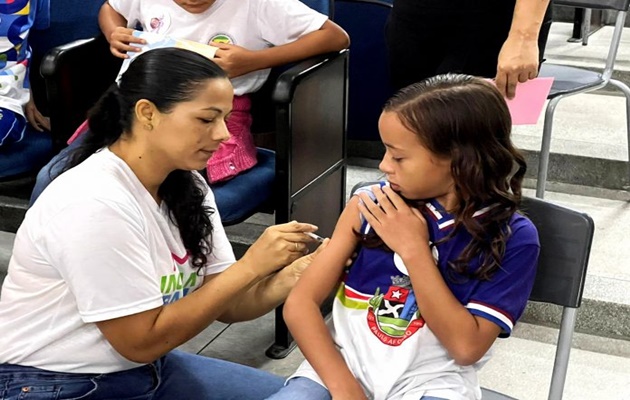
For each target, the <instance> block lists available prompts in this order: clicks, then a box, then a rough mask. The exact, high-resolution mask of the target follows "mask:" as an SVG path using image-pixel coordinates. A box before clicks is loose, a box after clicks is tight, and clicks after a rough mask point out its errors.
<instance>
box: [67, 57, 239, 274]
mask: <svg viewBox="0 0 630 400" xmlns="http://www.w3.org/2000/svg"><path fill="white" fill-rule="evenodd" d="M211 79H227V75H226V74H225V72H224V71H223V70H222V69H221V68H219V67H218V66H217V65H216V64H215V63H213V62H212V61H210V60H209V59H207V58H205V57H203V56H201V55H199V54H197V53H194V52H192V51H189V50H183V49H177V48H163V49H155V50H151V51H147V52H146V53H143V54H142V55H140V56H138V57H136V58H135V59H134V60H133V62H131V64H130V65H129V68H128V69H127V71H125V73H124V74H123V75H122V77H121V79H120V82H119V85H116V84H112V86H111V87H110V88H109V89H108V90H107V91H106V92H105V93H104V94H103V96H102V97H101V98H100V99H99V101H98V102H97V103H96V105H95V106H94V107H93V108H92V109H91V110H90V111H89V112H88V125H89V130H88V131H87V132H85V133H84V135H85V136H84V137H83V138H82V142H81V144H80V145H79V146H77V147H76V148H74V149H73V150H72V151H70V152H69V153H68V155H67V156H66V157H64V158H62V159H61V160H59V162H63V163H64V166H63V168H62V169H61V173H63V172H65V171H67V170H69V169H70V168H73V167H74V166H76V165H78V164H80V163H81V162H83V161H84V160H85V159H87V158H88V157H89V156H90V155H92V154H94V153H95V152H96V151H98V150H99V149H101V148H103V147H106V146H110V145H111V144H113V143H114V142H116V141H117V140H118V139H119V138H120V137H121V136H122V135H123V134H128V133H130V132H131V127H132V123H133V121H134V118H135V111H134V109H135V105H136V103H137V102H138V101H139V100H141V99H146V100H149V101H151V102H152V103H153V104H155V106H156V107H157V108H158V110H159V111H160V112H162V113H168V112H170V111H171V110H172V109H173V108H174V107H175V106H176V105H177V104H178V103H181V102H186V101H189V100H191V99H193V98H194V97H195V96H196V95H197V93H198V92H199V90H200V89H201V88H202V87H203V86H204V85H205V84H207V82H208V80H211ZM57 176H58V175H57ZM198 179H199V178H198V177H197V175H196V174H195V173H193V172H192V171H183V170H175V171H173V172H171V173H170V174H169V175H168V176H167V178H166V179H165V180H164V182H163V183H162V184H161V185H160V187H159V189H158V195H159V196H160V198H161V199H162V201H163V202H164V203H165V204H166V205H167V207H168V209H169V211H170V218H171V221H173V223H174V224H175V225H176V226H177V227H178V229H179V232H180V235H181V238H182V241H183V243H184V246H185V248H186V250H187V251H188V253H189V254H190V256H191V263H192V265H193V266H194V267H196V268H198V270H199V269H200V268H201V267H203V266H204V265H205V263H206V261H207V255H208V254H210V251H211V248H212V246H211V235H212V223H211V220H210V216H211V215H212V213H213V212H214V210H213V209H212V208H211V207H208V206H206V205H204V198H205V195H206V193H205V191H204V190H203V184H202V183H201V182H198Z"/></svg>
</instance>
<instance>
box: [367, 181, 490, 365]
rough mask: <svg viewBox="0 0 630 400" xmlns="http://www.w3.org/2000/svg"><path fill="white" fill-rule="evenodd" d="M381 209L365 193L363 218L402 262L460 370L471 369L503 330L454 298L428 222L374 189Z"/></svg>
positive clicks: (385, 189)
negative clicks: (433, 246)
mask: <svg viewBox="0 0 630 400" xmlns="http://www.w3.org/2000/svg"><path fill="white" fill-rule="evenodd" d="M373 191H374V193H375V195H376V199H377V201H378V204H375V203H374V202H373V201H372V200H371V199H370V198H369V196H368V195H367V194H361V195H360V196H361V199H362V200H363V203H362V204H361V205H360V206H359V209H360V210H361V213H362V214H363V215H364V217H365V218H366V220H367V221H368V222H369V223H370V225H371V226H372V228H373V229H374V230H375V231H376V233H377V234H378V235H379V236H380V238H381V239H383V241H384V242H385V244H387V246H389V248H390V249H392V250H393V251H395V252H396V253H398V255H399V256H400V257H401V258H402V260H403V262H404V263H405V266H406V267H407V269H408V271H409V276H410V277H411V284H412V286H413V290H414V292H415V293H416V299H417V300H416V301H417V303H418V308H419V309H420V310H422V318H424V320H425V321H426V323H427V325H428V326H429V327H430V328H431V330H432V331H433V333H435V336H436V337H437V338H438V339H439V340H440V343H442V345H443V346H444V347H445V348H446V350H447V351H448V353H449V355H450V356H451V357H452V358H453V359H454V360H455V362H456V363H457V364H459V365H471V364H474V363H475V362H477V361H478V360H479V359H481V357H482V356H483V355H484V354H486V352H487V351H488V349H489V348H490V347H491V346H492V344H493V343H494V341H495V339H496V338H497V336H498V335H499V333H500V331H501V328H500V327H499V326H498V325H497V324H495V323H493V322H491V321H489V320H488V319H485V318H483V317H478V316H475V315H472V314H471V313H470V311H469V310H468V309H467V308H466V307H464V306H463V305H462V304H461V303H460V302H459V300H457V298H456V297H455V296H454V295H453V293H452V292H451V291H450V289H449V288H448V286H447V285H446V283H445V282H444V278H442V275H441V274H440V271H439V270H438V268H437V266H436V265H435V262H434V261H433V256H432V254H431V249H430V247H429V236H428V228H427V223H426V220H425V219H424V217H423V216H422V215H421V213H420V212H419V211H418V210H417V209H414V208H411V207H409V206H408V205H406V204H405V202H404V201H403V200H402V199H401V198H400V196H398V195H397V194H396V193H395V192H394V191H393V190H392V189H391V188H390V187H388V186H385V187H383V188H382V189H380V188H378V187H377V186H375V187H374V190H373Z"/></svg>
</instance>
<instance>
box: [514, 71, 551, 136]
mask: <svg viewBox="0 0 630 400" xmlns="http://www.w3.org/2000/svg"><path fill="white" fill-rule="evenodd" d="M552 84H553V78H536V79H531V80H529V81H527V82H523V83H519V84H518V85H516V95H515V96H514V98H513V99H512V100H508V99H505V100H506V102H507V105H508V108H509V109H510V114H511V115H512V125H536V123H537V122H538V118H539V117H540V113H541V112H542V109H543V107H544V106H545V100H547V96H548V95H549V91H550V90H551V85H552Z"/></svg>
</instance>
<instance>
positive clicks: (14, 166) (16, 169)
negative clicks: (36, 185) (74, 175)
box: [0, 126, 52, 180]
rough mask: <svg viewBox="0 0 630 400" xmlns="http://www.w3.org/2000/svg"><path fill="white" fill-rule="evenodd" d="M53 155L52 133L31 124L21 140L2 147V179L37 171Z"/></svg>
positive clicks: (0, 150)
mask: <svg viewBox="0 0 630 400" xmlns="http://www.w3.org/2000/svg"><path fill="white" fill-rule="evenodd" d="M51 157H52V138H51V136H50V133H48V132H37V131H36V130H34V129H31V128H30V126H29V127H27V129H26V132H25V133H24V138H23V139H22V140H21V141H19V142H17V143H11V144H9V145H6V146H2V147H0V180H7V179H10V178H11V177H14V176H19V175H24V174H27V173H29V172H37V171H38V170H39V169H40V168H41V167H42V166H43V165H44V164H46V162H47V161H48V160H50V158H51Z"/></svg>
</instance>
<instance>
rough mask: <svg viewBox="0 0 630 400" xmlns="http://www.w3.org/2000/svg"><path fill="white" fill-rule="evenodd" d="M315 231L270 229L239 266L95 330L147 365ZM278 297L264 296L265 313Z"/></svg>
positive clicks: (286, 259) (288, 258)
mask: <svg viewBox="0 0 630 400" xmlns="http://www.w3.org/2000/svg"><path fill="white" fill-rule="evenodd" d="M315 229H316V227H314V226H313V225H310V224H303V223H297V222H290V223H287V224H282V225H275V226H272V227H269V228H267V229H266V230H265V232H264V233H263V235H262V236H261V237H260V238H259V239H258V240H257V241H256V242H255V243H254V244H252V246H251V247H250V248H249V249H248V251H247V253H245V255H244V256H243V257H242V258H241V259H240V260H239V261H237V262H236V263H234V264H233V265H232V266H230V267H229V268H228V269H227V270H225V271H223V272H221V273H219V274H217V275H216V276H214V277H213V278H212V279H210V280H209V282H207V283H204V284H203V285H202V286H201V287H200V288H199V289H197V290H196V291H194V292H193V293H191V294H189V295H187V296H186V297H184V298H182V299H180V300H178V301H175V302H173V303H171V304H168V305H163V306H161V307H157V308H153V309H150V310H147V311H143V312H139V313H136V314H132V315H127V316H124V317H120V318H114V319H109V320H103V321H97V322H96V325H97V326H98V328H99V329H100V330H101V332H102V333H103V335H104V336H105V338H106V339H107V340H108V341H109V343H110V344H111V345H112V347H113V348H114V349H115V350H116V351H118V352H119V353H120V354H121V355H123V356H124V357H126V358H128V359H129V360H132V361H135V362H139V363H148V362H152V361H154V360H156V359H157V358H159V357H161V356H162V355H164V354H166V353H167V352H169V351H171V350H172V349H174V348H175V347H177V346H179V345H181V344H182V343H184V342H186V341H187V340H189V339H191V338H192V337H194V336H195V335H197V334H198V333H199V332H201V331H202V330H203V329H205V328H206V327H207V326H208V325H209V324H210V323H212V322H213V321H215V320H217V319H218V318H219V317H221V315H222V314H224V313H225V312H226V311H227V310H228V309H230V307H231V302H233V301H234V299H236V298H238V297H239V296H241V295H243V294H244V293H246V292H247V291H249V290H250V289H251V288H252V287H254V286H255V285H256V284H257V283H258V282H260V281H262V280H264V279H265V278H266V277H267V276H269V275H270V274H273V273H274V272H275V271H276V270H278V269H280V268H282V267H283V266H285V265H288V264H290V263H292V262H293V261H295V260H296V259H297V258H298V257H300V256H302V255H303V252H302V250H303V248H304V243H306V242H309V241H311V240H312V239H310V238H309V237H308V236H307V235H305V234H303V233H302V232H305V231H309V232H310V231H314V230H315ZM296 242H297V243H299V246H298V249H297V250H296V246H295V243H296ZM287 291H288V290H285V291H284V292H283V293H284V294H285V295H286V292H287ZM281 294H282V293H279V292H275V293H272V294H271V295H266V294H265V296H264V300H262V301H264V302H265V303H267V305H268V306H269V310H270V309H271V308H272V305H275V304H276V303H277V298H278V297H280V295H281ZM269 310H267V311H269Z"/></svg>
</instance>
